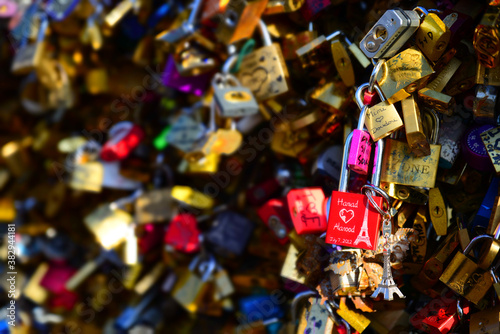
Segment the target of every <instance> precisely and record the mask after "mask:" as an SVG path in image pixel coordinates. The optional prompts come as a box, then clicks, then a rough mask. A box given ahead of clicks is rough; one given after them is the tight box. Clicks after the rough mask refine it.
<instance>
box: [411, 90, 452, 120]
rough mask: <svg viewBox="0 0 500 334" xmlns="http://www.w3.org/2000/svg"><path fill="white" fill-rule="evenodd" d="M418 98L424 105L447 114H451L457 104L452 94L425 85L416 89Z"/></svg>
mask: <svg viewBox="0 0 500 334" xmlns="http://www.w3.org/2000/svg"><path fill="white" fill-rule="evenodd" d="M418 98H419V100H420V101H421V102H422V103H423V104H424V105H425V106H426V107H428V108H430V109H434V110H435V111H438V112H440V113H442V114H444V115H448V116H451V115H453V112H454V111H455V107H456V105H457V104H456V102H455V99H454V98H453V96H449V95H446V94H443V93H440V92H437V91H435V90H433V89H429V88H427V87H426V88H424V89H421V90H419V91H418Z"/></svg>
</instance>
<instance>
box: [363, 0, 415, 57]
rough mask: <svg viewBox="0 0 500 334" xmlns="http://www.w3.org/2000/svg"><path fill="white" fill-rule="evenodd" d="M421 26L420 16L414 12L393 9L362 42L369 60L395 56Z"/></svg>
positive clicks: (387, 12) (386, 13)
mask: <svg viewBox="0 0 500 334" xmlns="http://www.w3.org/2000/svg"><path fill="white" fill-rule="evenodd" d="M419 25H420V17H419V15H418V14H417V13H416V12H415V11H412V10H401V9H391V10H388V11H386V12H385V13H384V15H382V17H381V18H380V19H379V20H378V21H377V23H375V25H374V26H373V28H372V29H370V31H368V33H367V34H366V36H365V37H364V38H363V39H362V40H361V42H360V44H359V45H360V49H361V51H363V53H364V54H365V55H366V56H367V57H368V58H390V57H392V56H394V55H395V54H396V53H397V52H398V50H399V49H400V48H401V47H402V46H403V44H404V43H406V41H407V40H408V39H409V38H410V36H411V35H413V33H414V32H415V31H416V30H417V29H418V27H419Z"/></svg>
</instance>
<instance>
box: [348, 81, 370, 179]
mask: <svg viewBox="0 0 500 334" xmlns="http://www.w3.org/2000/svg"><path fill="white" fill-rule="evenodd" d="M367 87H368V83H366V84H363V85H361V86H359V88H358V90H357V91H356V100H357V102H358V105H359V106H360V107H361V113H360V114H359V121H358V127H357V129H355V130H353V131H352V142H351V148H350V149H349V158H348V160H347V166H348V167H349V169H350V170H352V171H354V172H356V173H358V174H362V175H367V174H368V166H369V164H370V154H371V152H372V143H373V142H372V139H371V137H370V133H369V132H368V131H365V130H364V126H365V118H366V113H367V111H368V106H366V105H363V100H362V93H363V90H364V89H366V88H367Z"/></svg>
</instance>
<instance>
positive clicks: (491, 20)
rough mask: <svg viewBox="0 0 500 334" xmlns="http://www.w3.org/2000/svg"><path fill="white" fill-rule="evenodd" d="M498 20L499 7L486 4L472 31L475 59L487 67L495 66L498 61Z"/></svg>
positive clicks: (499, 49) (499, 59) (499, 45)
mask: <svg viewBox="0 0 500 334" xmlns="http://www.w3.org/2000/svg"><path fill="white" fill-rule="evenodd" d="M499 20H500V8H498V7H497V6H488V8H487V10H486V12H485V13H484V16H483V18H482V19H481V22H479V24H478V25H477V27H476V30H475V32H474V49H475V50H476V55H477V59H478V61H479V62H480V63H481V64H482V65H483V66H485V67H487V68H495V67H497V66H498V64H499V63H500V39H499V29H498V24H499Z"/></svg>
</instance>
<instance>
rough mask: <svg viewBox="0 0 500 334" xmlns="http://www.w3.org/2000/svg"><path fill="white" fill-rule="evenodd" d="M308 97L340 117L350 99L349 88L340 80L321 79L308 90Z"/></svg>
mask: <svg viewBox="0 0 500 334" xmlns="http://www.w3.org/2000/svg"><path fill="white" fill-rule="evenodd" d="M309 99H310V100H311V102H312V103H314V104H316V105H318V106H320V107H321V108H322V109H325V110H326V111H328V112H330V113H332V114H335V115H337V116H338V117H342V116H343V115H344V114H345V108H346V107H347V106H348V105H349V103H350V102H351V101H352V100H351V97H350V96H349V89H348V87H346V86H345V85H344V83H343V82H342V81H340V80H327V79H326V78H323V79H321V80H320V81H319V82H318V85H317V86H316V87H315V88H314V89H313V90H312V91H311V92H310V95H309Z"/></svg>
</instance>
